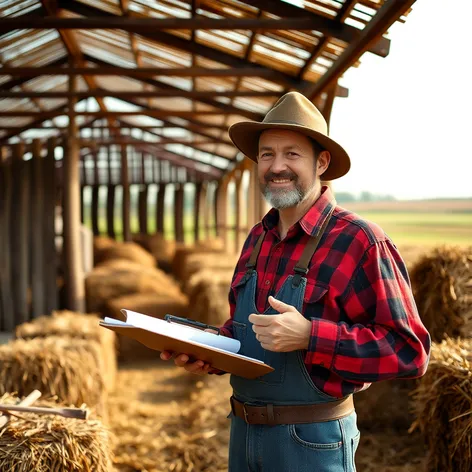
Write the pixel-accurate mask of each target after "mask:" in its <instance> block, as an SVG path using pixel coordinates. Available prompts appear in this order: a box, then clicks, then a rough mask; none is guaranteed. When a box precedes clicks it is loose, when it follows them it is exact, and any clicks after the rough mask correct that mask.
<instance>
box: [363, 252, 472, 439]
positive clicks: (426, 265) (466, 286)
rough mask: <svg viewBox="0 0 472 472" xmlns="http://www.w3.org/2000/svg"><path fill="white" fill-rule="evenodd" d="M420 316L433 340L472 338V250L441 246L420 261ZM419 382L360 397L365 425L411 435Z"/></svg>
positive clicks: (414, 273) (416, 286)
mask: <svg viewBox="0 0 472 472" xmlns="http://www.w3.org/2000/svg"><path fill="white" fill-rule="evenodd" d="M410 276H411V283H412V288H413V293H414V296H415V301H416V304H417V307H418V312H419V314H420V317H421V319H422V321H423V323H424V325H425V326H426V328H427V329H428V331H429V333H430V334H431V338H432V340H433V341H438V342H440V341H442V340H443V339H444V338H445V336H448V335H449V336H464V337H471V336H472V250H471V249H462V248H450V247H438V248H434V249H432V250H431V251H430V252H429V253H428V252H425V253H423V255H422V256H419V257H418V258H417V259H416V263H415V264H414V265H413V266H412V267H411V270H410ZM417 385H418V380H400V379H398V380H393V381H388V382H379V383H374V384H372V385H371V387H369V388H368V389H367V390H366V391H364V392H360V393H358V394H356V395H355V402H356V410H357V413H358V418H359V426H360V427H361V429H364V430H376V429H379V427H380V428H384V427H391V428H396V429H397V430H401V431H403V432H404V431H406V430H408V428H409V426H410V425H411V423H412V422H413V421H414V419H415V414H414V410H415V407H414V405H413V404H412V401H411V394H412V392H413V390H414V389H415V388H416V387H417Z"/></svg>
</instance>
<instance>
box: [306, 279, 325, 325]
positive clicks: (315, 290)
mask: <svg viewBox="0 0 472 472" xmlns="http://www.w3.org/2000/svg"><path fill="white" fill-rule="evenodd" d="M328 291H329V286H328V285H327V284H325V283H323V282H315V283H310V282H308V283H307V285H306V289H305V295H304V297H303V308H304V309H303V314H304V316H305V318H308V319H310V318H321V317H322V315H323V310H324V307H325V303H326V300H327V297H328V296H329V295H328Z"/></svg>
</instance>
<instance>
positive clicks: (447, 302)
mask: <svg viewBox="0 0 472 472" xmlns="http://www.w3.org/2000/svg"><path fill="white" fill-rule="evenodd" d="M411 282H412V285H413V290H414V294H415V300H416V304H417V306H418V311H419V312H420V315H421V319H422V320H423V323H424V325H425V326H426V328H427V329H428V331H429V333H430V334H431V339H432V340H433V341H436V342H440V341H442V340H443V339H444V338H445V336H446V335H447V336H449V337H459V336H460V337H472V247H470V248H468V249H462V248H458V247H441V248H435V249H434V250H433V251H432V252H431V253H430V254H426V255H424V256H423V257H421V258H420V260H419V261H418V263H417V264H416V265H415V267H414V268H413V270H412V271H411Z"/></svg>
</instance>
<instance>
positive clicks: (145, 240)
mask: <svg viewBox="0 0 472 472" xmlns="http://www.w3.org/2000/svg"><path fill="white" fill-rule="evenodd" d="M133 241H134V242H135V243H136V244H139V245H140V246H141V247H142V248H144V249H146V251H148V252H149V253H151V254H152V255H153V256H154V259H156V261H157V265H158V266H159V268H161V269H162V270H164V271H165V272H171V267H172V259H173V258H174V254H175V248H176V243H175V241H172V240H168V239H165V238H164V235H162V234H161V233H156V234H135V235H134V236H133Z"/></svg>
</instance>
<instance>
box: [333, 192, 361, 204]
mask: <svg viewBox="0 0 472 472" xmlns="http://www.w3.org/2000/svg"><path fill="white" fill-rule="evenodd" d="M336 201H337V202H338V203H350V202H355V201H356V196H355V195H353V194H352V193H349V192H336Z"/></svg>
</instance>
